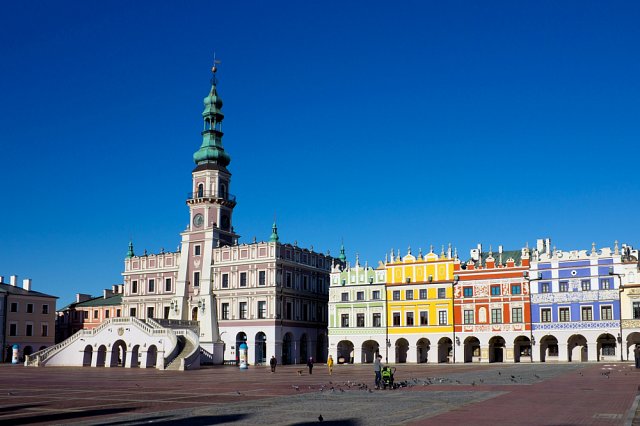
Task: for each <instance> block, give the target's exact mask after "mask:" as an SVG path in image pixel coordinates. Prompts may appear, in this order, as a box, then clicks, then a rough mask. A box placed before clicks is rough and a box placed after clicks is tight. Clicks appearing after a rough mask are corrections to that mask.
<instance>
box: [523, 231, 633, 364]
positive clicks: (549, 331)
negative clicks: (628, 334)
mask: <svg viewBox="0 0 640 426" xmlns="http://www.w3.org/2000/svg"><path fill="white" fill-rule="evenodd" d="M550 243H551V242H550V240H538V244H537V247H536V249H535V250H534V252H533V255H532V259H531V268H530V271H529V279H530V281H531V323H532V324H531V325H532V335H533V341H534V342H535V343H534V345H535V346H534V350H533V360H534V361H543V362H544V361H547V362H548V361H573V362H580V361H615V360H621V359H623V358H622V357H623V355H624V359H625V360H626V357H627V354H622V353H621V350H620V348H619V347H620V343H621V342H622V337H623V336H622V329H621V322H620V291H619V290H620V280H619V277H620V276H619V275H616V274H619V273H621V272H622V270H623V266H622V263H621V254H620V253H619V251H618V248H617V245H616V248H615V249H614V250H613V251H612V250H611V249H610V248H602V249H600V250H597V249H596V247H595V244H593V246H592V248H591V250H590V251H587V250H574V251H568V252H567V251H561V250H556V249H555V247H553V248H551V247H550Z"/></svg>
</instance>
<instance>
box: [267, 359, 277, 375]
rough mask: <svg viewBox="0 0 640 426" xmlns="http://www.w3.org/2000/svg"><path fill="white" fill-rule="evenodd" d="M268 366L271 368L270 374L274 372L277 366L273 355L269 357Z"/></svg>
mask: <svg viewBox="0 0 640 426" xmlns="http://www.w3.org/2000/svg"><path fill="white" fill-rule="evenodd" d="M269 365H270V366H271V372H272V373H275V372H276V365H278V360H277V359H276V356H275V355H271V359H270V360H269Z"/></svg>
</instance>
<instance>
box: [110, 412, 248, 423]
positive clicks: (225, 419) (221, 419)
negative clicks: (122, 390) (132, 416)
mask: <svg viewBox="0 0 640 426" xmlns="http://www.w3.org/2000/svg"><path fill="white" fill-rule="evenodd" d="M245 417H247V415H246V414H225V415H220V416H195V417H186V418H183V419H175V418H171V417H170V416H164V417H146V418H141V419H138V420H133V421H131V420H130V421H126V420H123V421H121V422H114V423H103V425H105V426H107V425H108V426H113V425H118V424H125V425H131V426H136V425H146V424H149V423H150V422H153V424H154V425H177V426H187V425H193V426H205V425H218V424H221V423H231V422H239V421H241V420H244V419H245ZM156 419H165V420H160V421H157V420H156Z"/></svg>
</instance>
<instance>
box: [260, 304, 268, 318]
mask: <svg viewBox="0 0 640 426" xmlns="http://www.w3.org/2000/svg"><path fill="white" fill-rule="evenodd" d="M266 317H267V302H265V301H264V300H259V301H258V318H260V319H264V318H266Z"/></svg>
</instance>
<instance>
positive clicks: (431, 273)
mask: <svg viewBox="0 0 640 426" xmlns="http://www.w3.org/2000/svg"><path fill="white" fill-rule="evenodd" d="M385 269H386V273H387V283H386V291H387V321H388V324H389V329H388V334H389V345H388V350H389V353H388V359H389V362H396V363H403V362H409V363H441V362H451V361H452V360H453V355H454V354H453V351H454V347H453V340H452V339H453V321H454V318H453V315H452V312H453V310H452V307H453V285H454V259H453V257H452V255H451V246H449V249H448V250H447V253H445V250H444V246H443V247H442V251H441V253H440V255H437V254H436V253H434V252H433V247H431V250H430V251H429V253H427V254H426V255H425V256H423V255H422V252H420V253H418V256H417V257H416V256H414V255H412V254H411V248H409V250H408V252H407V254H406V255H405V256H404V257H402V256H400V250H398V252H397V254H396V255H395V256H394V254H393V251H392V252H391V254H390V258H389V259H388V261H387V262H385ZM385 355H387V354H385Z"/></svg>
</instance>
